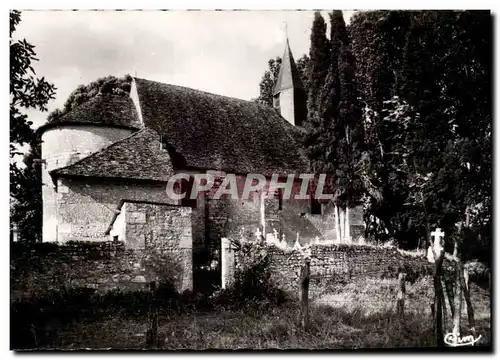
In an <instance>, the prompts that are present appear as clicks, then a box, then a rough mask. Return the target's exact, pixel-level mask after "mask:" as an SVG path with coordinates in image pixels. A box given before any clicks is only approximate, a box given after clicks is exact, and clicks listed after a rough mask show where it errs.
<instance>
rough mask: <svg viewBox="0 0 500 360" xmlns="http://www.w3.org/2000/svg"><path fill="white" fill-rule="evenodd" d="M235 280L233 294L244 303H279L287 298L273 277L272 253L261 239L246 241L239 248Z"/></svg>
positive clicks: (238, 300) (232, 288) (236, 299)
mask: <svg viewBox="0 0 500 360" xmlns="http://www.w3.org/2000/svg"><path fill="white" fill-rule="evenodd" d="M238 252H239V254H238V259H239V261H237V262H236V269H235V281H234V284H232V286H231V290H230V292H231V294H232V297H234V298H235V299H234V300H235V301H237V302H240V303H243V304H247V305H248V304H250V305H251V304H268V305H269V304H279V303H282V302H284V301H285V300H286V297H285V294H284V292H282V291H281V290H279V289H277V288H276V286H275V285H274V284H273V282H272V279H271V269H270V262H271V255H270V253H269V251H268V247H267V246H266V244H265V243H262V241H261V240H260V239H257V240H255V241H245V242H244V243H243V244H241V247H240V249H239V250H238Z"/></svg>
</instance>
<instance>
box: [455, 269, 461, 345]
mask: <svg viewBox="0 0 500 360" xmlns="http://www.w3.org/2000/svg"><path fill="white" fill-rule="evenodd" d="M462 275H463V264H462V262H461V261H457V263H456V264H455V298H454V300H453V309H454V313H453V334H454V335H455V336H460V320H461V315H462Z"/></svg>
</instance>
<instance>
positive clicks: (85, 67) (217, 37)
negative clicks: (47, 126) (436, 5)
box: [14, 10, 353, 127]
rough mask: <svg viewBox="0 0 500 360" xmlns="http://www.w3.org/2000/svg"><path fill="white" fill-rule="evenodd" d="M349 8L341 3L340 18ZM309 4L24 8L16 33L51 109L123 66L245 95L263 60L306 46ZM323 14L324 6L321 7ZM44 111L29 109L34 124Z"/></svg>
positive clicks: (251, 91)
mask: <svg viewBox="0 0 500 360" xmlns="http://www.w3.org/2000/svg"><path fill="white" fill-rule="evenodd" d="M352 13H353V11H344V17H345V18H346V21H348V20H349V18H350V17H351V15H352ZM313 16H314V12H312V11H292V10H289V11H272V10H269V11H24V12H22V15H21V23H20V24H19V26H18V28H17V30H16V32H15V33H14V36H15V38H26V40H27V41H28V42H30V43H31V44H33V45H35V47H36V48H35V51H36V53H37V56H38V58H39V59H40V61H38V62H36V63H35V64H34V68H35V70H36V72H37V76H45V77H46V78H47V79H48V80H49V81H50V82H53V83H54V84H55V85H56V87H57V94H56V99H55V100H54V101H51V103H50V104H49V111H52V110H54V109H55V108H59V107H62V105H63V104H64V102H65V101H66V99H67V97H68V95H69V94H70V93H71V92H72V91H73V90H74V89H75V88H76V87H77V86H78V85H79V84H88V83H89V82H91V81H93V80H95V79H97V78H99V77H103V76H107V75H115V76H123V75H125V74H127V73H128V74H131V75H134V73H135V74H137V76H138V77H141V78H146V79H150V80H156V81H161V82H165V83H170V84H177V85H183V86H188V87H192V88H195V89H200V90H205V91H209V92H212V93H216V94H222V95H227V96H232V97H236V98H241V99H246V100H250V99H252V98H255V97H257V96H258V94H259V86H258V85H259V82H260V80H261V77H262V75H263V73H264V71H265V70H266V69H267V61H268V60H269V59H270V58H272V57H276V56H281V55H282V53H283V49H284V30H283V29H284V23H285V22H286V23H287V31H288V37H289V41H290V46H291V48H292V52H293V54H294V57H295V58H296V59H298V58H299V57H300V56H302V55H303V54H305V53H307V52H308V51H309V36H310V29H311V25H312V19H313ZM323 16H324V17H325V20H326V21H327V22H328V21H329V20H328V13H327V12H323ZM47 114H48V113H40V112H37V111H30V112H28V116H29V119H30V120H31V121H33V123H34V127H38V126H40V125H41V124H43V123H44V122H45V119H46V116H47Z"/></svg>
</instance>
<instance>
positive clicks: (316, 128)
mask: <svg viewBox="0 0 500 360" xmlns="http://www.w3.org/2000/svg"><path fill="white" fill-rule="evenodd" d="M309 59H310V60H309V66H308V69H307V78H308V83H309V86H308V96H307V120H306V123H305V124H304V128H305V130H306V137H305V139H304V145H305V148H306V151H307V155H308V157H309V159H310V161H311V165H312V170H313V171H314V172H315V173H320V172H322V171H323V169H324V168H325V162H326V159H325V151H324V148H325V146H326V143H327V141H328V131H327V129H328V124H326V123H325V122H324V121H323V118H322V116H321V114H320V111H319V105H320V100H319V96H320V93H321V90H322V88H323V85H324V82H325V78H326V76H327V73H328V67H329V61H330V43H329V41H328V39H327V38H326V23H325V20H324V19H323V17H322V16H321V13H320V12H315V13H314V21H313V25H312V29H311V46H310V49H309Z"/></svg>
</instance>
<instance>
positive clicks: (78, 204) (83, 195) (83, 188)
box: [55, 178, 172, 242]
mask: <svg viewBox="0 0 500 360" xmlns="http://www.w3.org/2000/svg"><path fill="white" fill-rule="evenodd" d="M57 183H58V186H57V204H58V214H57V220H58V227H57V229H58V231H57V238H56V239H55V241H59V242H66V241H69V240H79V241H105V240H109V239H110V236H109V235H105V232H106V230H107V229H108V226H109V225H110V223H111V220H112V218H113V216H114V214H115V212H116V211H117V207H118V205H119V204H120V201H121V200H123V199H126V200H135V201H149V202H159V203H165V204H168V203H171V202H172V201H171V200H169V199H168V197H167V195H166V192H165V185H164V184H160V183H158V184H150V183H134V182H131V181H123V182H117V181H105V180H101V181H99V182H97V181H90V180H84V179H68V178H60V179H58V182H57Z"/></svg>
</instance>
